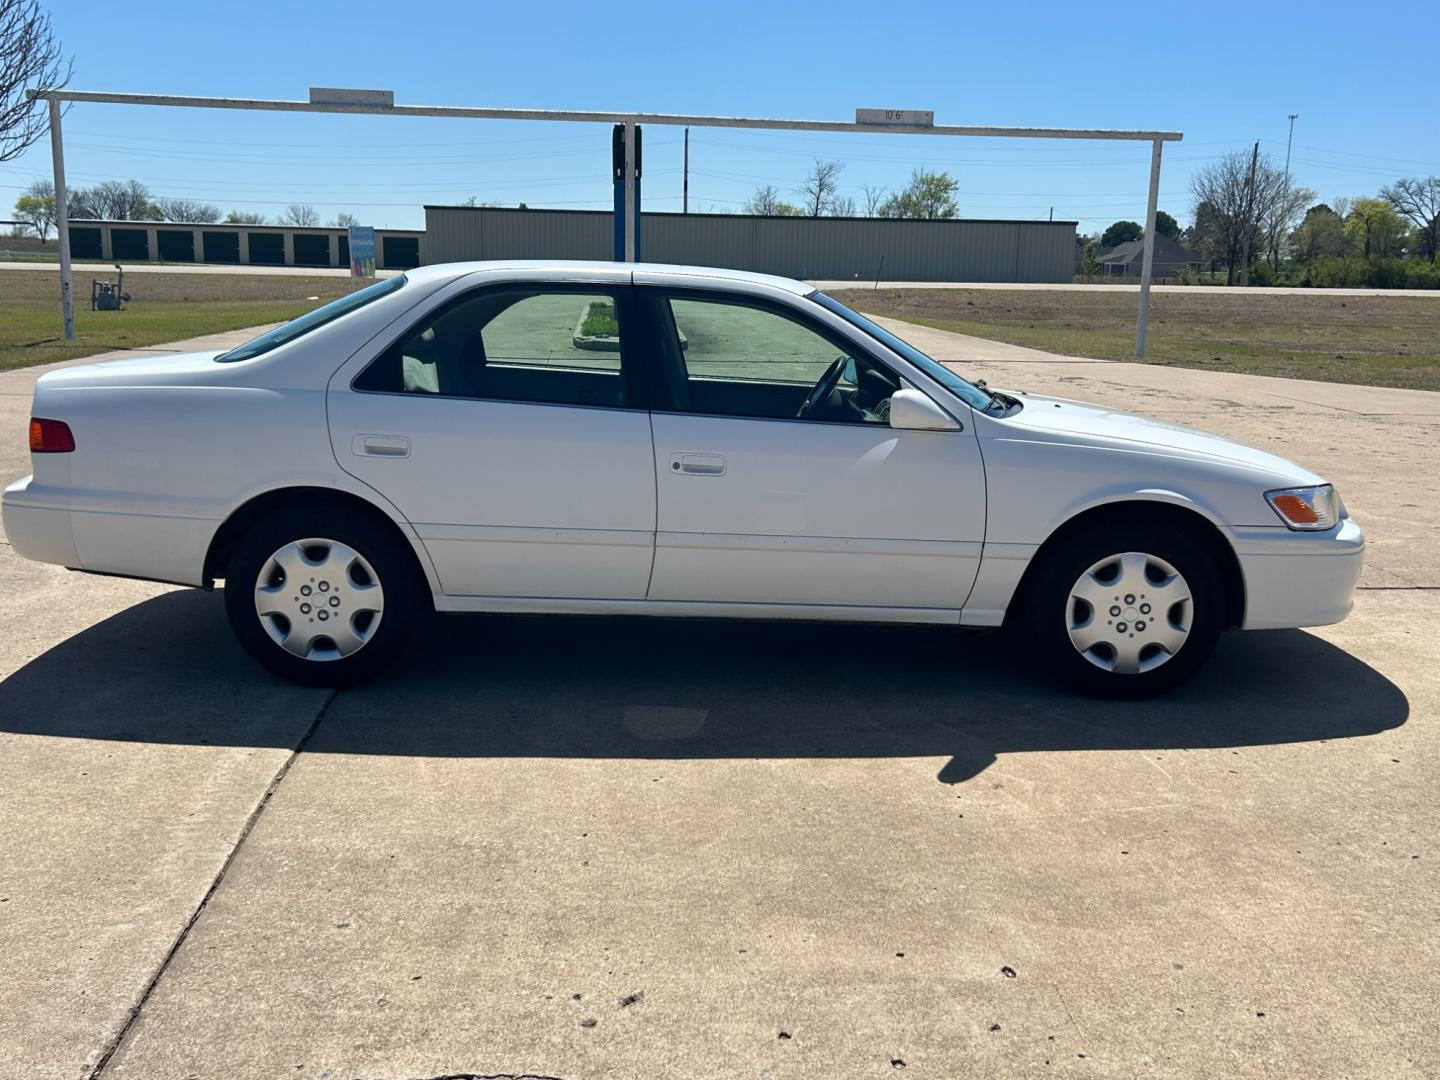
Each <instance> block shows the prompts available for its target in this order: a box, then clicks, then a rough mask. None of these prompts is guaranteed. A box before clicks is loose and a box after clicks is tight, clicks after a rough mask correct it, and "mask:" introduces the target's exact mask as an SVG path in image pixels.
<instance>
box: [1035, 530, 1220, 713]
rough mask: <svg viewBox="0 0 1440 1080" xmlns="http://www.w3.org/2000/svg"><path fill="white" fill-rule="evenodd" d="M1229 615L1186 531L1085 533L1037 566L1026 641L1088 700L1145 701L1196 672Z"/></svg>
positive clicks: (1215, 574) (1206, 557) (1209, 566)
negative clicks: (1092, 697)
mask: <svg viewBox="0 0 1440 1080" xmlns="http://www.w3.org/2000/svg"><path fill="white" fill-rule="evenodd" d="M1227 608H1228V605H1227V603H1226V597H1225V594H1224V585H1223V582H1222V580H1221V577H1220V574H1219V571H1218V570H1217V569H1216V566H1215V561H1214V559H1213V557H1212V556H1211V555H1210V553H1209V552H1208V551H1207V550H1206V549H1205V547H1204V546H1203V545H1202V544H1200V543H1198V542H1196V541H1195V540H1194V539H1193V538H1192V537H1190V536H1188V535H1186V534H1185V533H1183V532H1180V531H1179V530H1176V529H1171V528H1163V527H1151V528H1144V529H1122V530H1112V529H1106V528H1103V527H1102V528H1094V529H1086V530H1083V531H1082V532H1079V533H1076V534H1074V535H1072V536H1070V537H1067V538H1066V540H1065V542H1064V543H1062V544H1060V545H1057V546H1056V547H1054V548H1053V549H1052V550H1051V551H1050V552H1049V553H1048V556H1047V558H1046V561H1045V563H1044V564H1042V565H1041V566H1040V567H1039V577H1038V579H1037V581H1036V583H1035V588H1034V589H1033V590H1032V591H1031V594H1030V607H1029V611H1028V612H1027V619H1026V623H1027V624H1028V625H1027V627H1026V629H1027V630H1028V634H1027V638H1028V639H1029V640H1031V641H1032V642H1033V643H1034V644H1035V646H1036V647H1037V649H1038V651H1039V653H1040V656H1041V658H1042V659H1043V660H1044V661H1045V663H1046V665H1047V666H1048V667H1049V668H1050V669H1051V670H1052V671H1054V672H1055V673H1056V674H1058V675H1059V676H1060V677H1061V678H1062V679H1064V680H1065V681H1067V682H1069V683H1070V684H1071V685H1073V686H1075V687H1077V688H1078V689H1080V690H1082V691H1085V692H1086V693H1092V694H1097V695H1102V696H1107V697H1149V696H1152V695H1154V694H1162V693H1165V692H1167V691H1169V690H1171V689H1173V688H1174V687H1176V686H1178V685H1180V684H1181V683H1182V682H1184V681H1185V680H1187V679H1188V678H1190V676H1192V675H1193V674H1194V673H1195V672H1196V671H1198V670H1199V669H1200V667H1201V666H1202V665H1203V664H1204V663H1205V661H1206V660H1207V659H1208V658H1209V656H1210V653H1211V652H1212V651H1213V650H1214V647H1215V642H1216V641H1217V639H1218V638H1219V636H1220V632H1221V631H1222V630H1223V629H1224V626H1225V621H1226V611H1227Z"/></svg>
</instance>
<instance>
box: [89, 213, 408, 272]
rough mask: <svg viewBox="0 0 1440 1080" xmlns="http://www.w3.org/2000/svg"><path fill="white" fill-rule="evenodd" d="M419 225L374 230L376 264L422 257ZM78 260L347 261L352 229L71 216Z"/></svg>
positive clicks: (398, 266)
mask: <svg viewBox="0 0 1440 1080" xmlns="http://www.w3.org/2000/svg"><path fill="white" fill-rule="evenodd" d="M424 240H425V234H424V233H422V232H420V231H419V230H417V229H376V230H375V264H376V265H377V266H379V267H380V268H381V269H385V270H408V269H409V268H410V267H412V266H419V265H420V262H421V260H422V258H423V257H424ZM70 252H71V255H72V256H73V257H74V258H76V259H104V260H105V261H107V262H109V261H112V260H113V261H116V262H187V263H188V262H195V263H238V264H241V265H249V264H255V265H262V266H347V265H349V263H350V242H349V234H348V233H347V231H346V230H345V229H342V228H336V227H334V226H320V225H316V226H296V225H236V224H230V223H227V222H206V223H186V222H175V221H96V220H91V219H88V218H71V219H70Z"/></svg>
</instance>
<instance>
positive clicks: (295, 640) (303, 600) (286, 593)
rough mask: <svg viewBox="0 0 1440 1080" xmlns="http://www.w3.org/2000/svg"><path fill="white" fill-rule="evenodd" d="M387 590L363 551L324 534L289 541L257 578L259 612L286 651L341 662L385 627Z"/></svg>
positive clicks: (266, 564)
mask: <svg viewBox="0 0 1440 1080" xmlns="http://www.w3.org/2000/svg"><path fill="white" fill-rule="evenodd" d="M384 612H385V593H384V590H382V589H381V587H380V577H379V575H377V574H376V573H375V568H374V567H372V566H371V565H370V564H369V563H368V562H366V561H365V558H364V556H362V555H361V554H360V553H359V552H358V551H356V550H355V549H354V548H352V547H348V546H347V545H345V544H342V543H340V542H339V541H338V540H325V539H321V538H319V537H315V538H311V539H308V540H296V541H295V542H294V543H291V544H286V545H285V546H284V547H282V548H281V549H280V550H279V551H277V552H275V554H273V555H271V556H270V558H268V559H266V560H265V565H264V566H262V567H261V568H260V576H259V577H258V578H256V579H255V614H256V615H258V616H259V617H260V625H261V626H263V627H265V632H266V633H268V634H269V635H270V637H271V638H273V639H274V641H275V644H277V645H279V646H280V647H281V648H282V649H284V650H285V651H286V652H289V653H294V654H295V655H296V656H299V657H303V658H304V659H306V660H339V659H342V658H343V657H346V656H350V655H352V654H354V653H356V652H358V651H359V650H360V649H362V648H364V646H365V643H366V642H367V641H369V640H370V639H371V638H372V637H374V636H375V631H376V630H377V629H379V626H380V616H381V615H383V614H384Z"/></svg>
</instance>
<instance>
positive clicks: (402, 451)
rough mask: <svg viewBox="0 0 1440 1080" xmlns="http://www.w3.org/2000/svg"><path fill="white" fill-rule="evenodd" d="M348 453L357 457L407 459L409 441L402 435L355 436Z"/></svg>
mask: <svg viewBox="0 0 1440 1080" xmlns="http://www.w3.org/2000/svg"><path fill="white" fill-rule="evenodd" d="M350 451H351V453H353V454H356V455H357V456H359V457H409V456H410V440H409V439H408V438H406V437H405V436H404V435H356V436H355V438H354V439H353V440H352V441H351V443H350Z"/></svg>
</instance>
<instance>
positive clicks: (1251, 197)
mask: <svg viewBox="0 0 1440 1080" xmlns="http://www.w3.org/2000/svg"><path fill="white" fill-rule="evenodd" d="M1259 164H1260V144H1259V143H1258V142H1257V143H1256V144H1255V150H1254V152H1253V153H1251V155H1250V178H1249V179H1248V180H1246V181H1245V261H1244V262H1243V263H1241V264H1240V278H1241V281H1240V284H1241V285H1249V284H1250V250H1251V247H1252V245H1253V244H1254V243H1255V223H1254V222H1253V221H1251V220H1250V218H1251V215H1253V214H1254V212H1255V168H1256V166H1257V165H1259Z"/></svg>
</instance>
